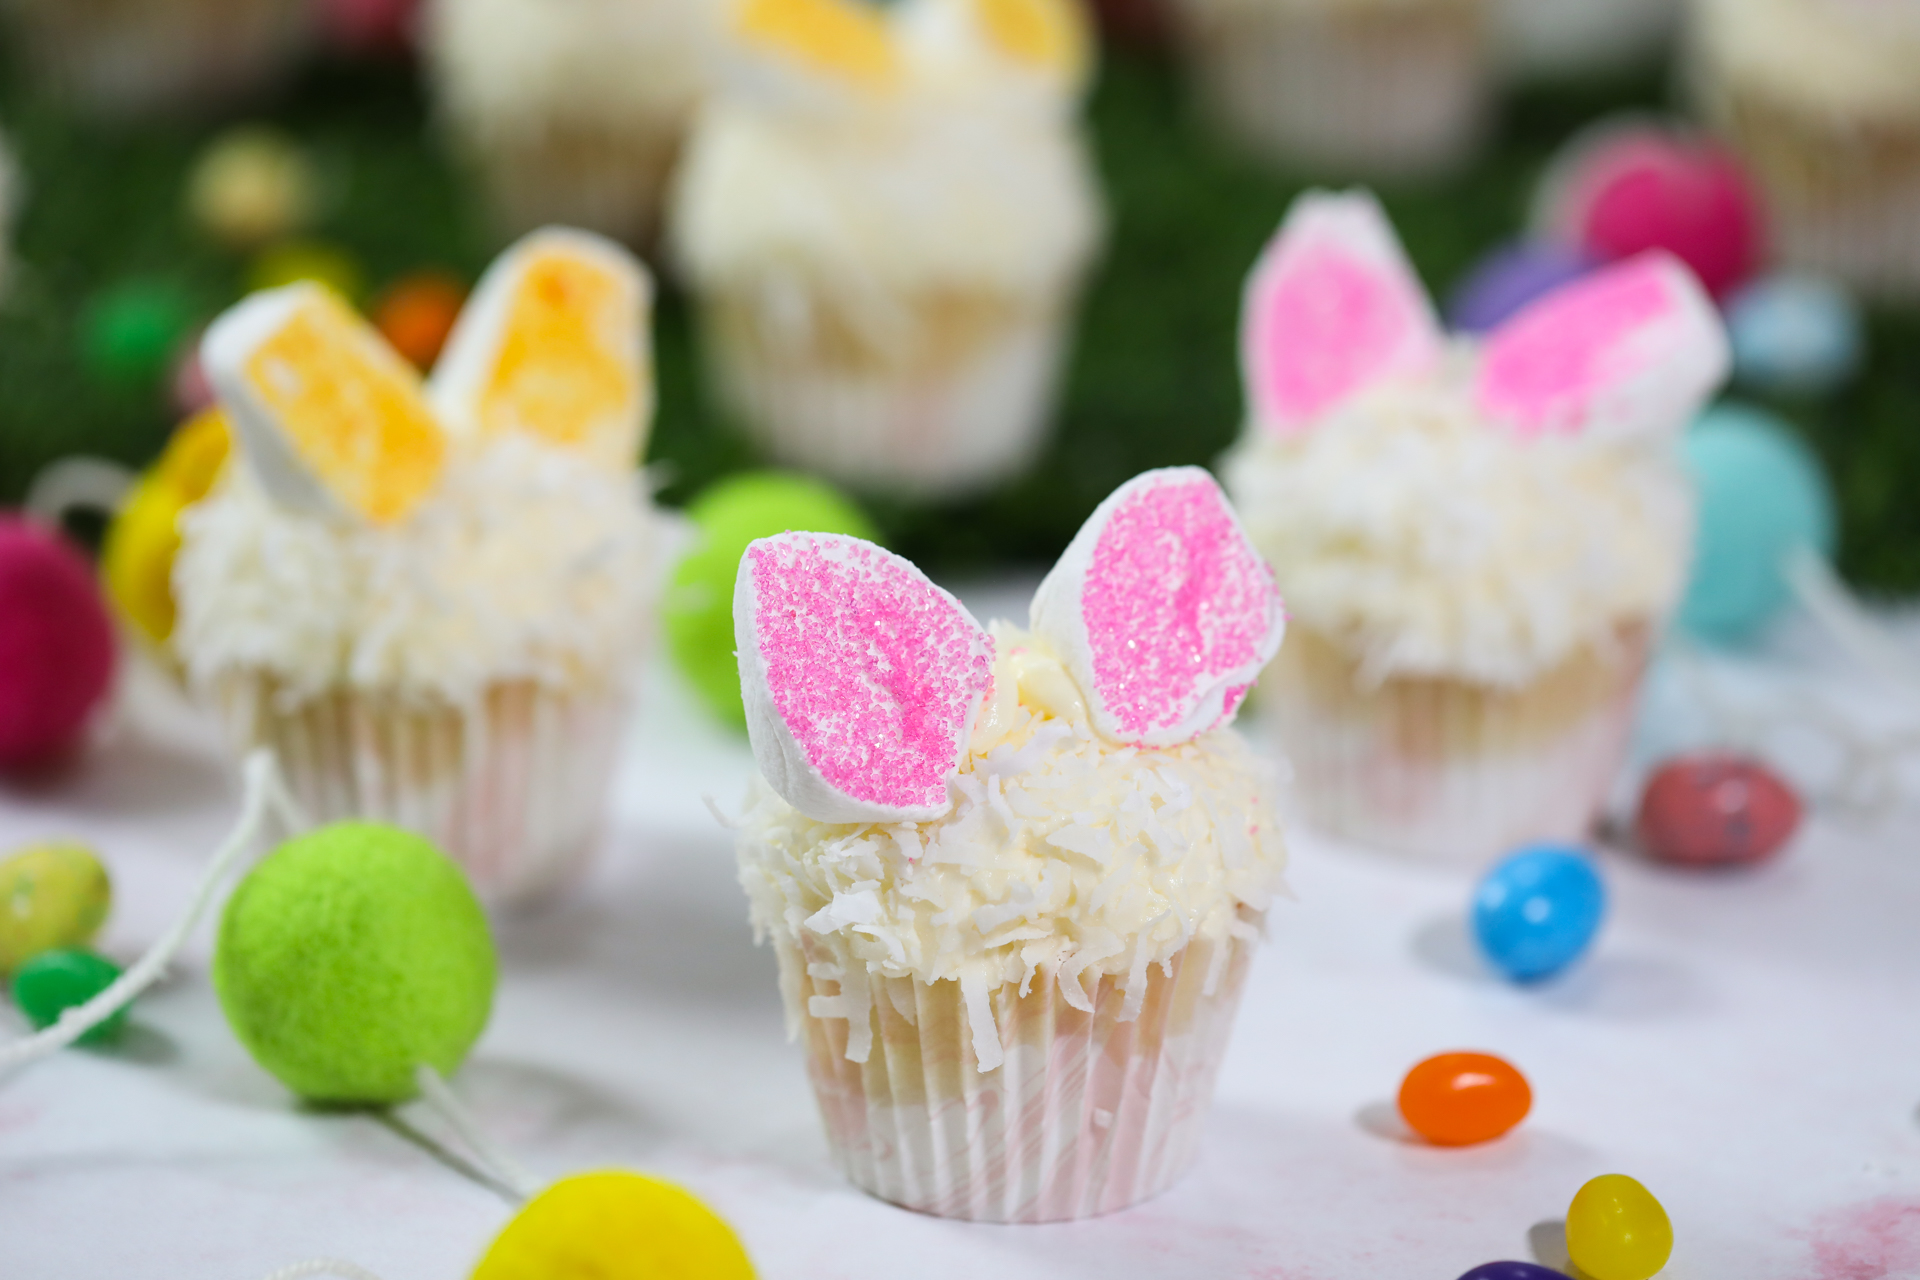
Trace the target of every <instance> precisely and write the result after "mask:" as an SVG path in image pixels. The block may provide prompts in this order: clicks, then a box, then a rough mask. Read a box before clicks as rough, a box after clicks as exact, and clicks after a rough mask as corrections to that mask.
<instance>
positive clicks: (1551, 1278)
mask: <svg viewBox="0 0 1920 1280" xmlns="http://www.w3.org/2000/svg"><path fill="white" fill-rule="evenodd" d="M1460 1280H1567V1277H1566V1275H1565V1274H1564V1273H1563V1272H1559V1271H1555V1270H1554V1269H1553V1268H1552V1267H1542V1266H1536V1265H1535V1264H1533V1263H1531V1262H1484V1263H1482V1264H1480V1265H1479V1266H1477V1267H1475V1268H1474V1269H1473V1270H1471V1271H1469V1272H1467V1274H1465V1275H1463V1276H1461V1277H1460Z"/></svg>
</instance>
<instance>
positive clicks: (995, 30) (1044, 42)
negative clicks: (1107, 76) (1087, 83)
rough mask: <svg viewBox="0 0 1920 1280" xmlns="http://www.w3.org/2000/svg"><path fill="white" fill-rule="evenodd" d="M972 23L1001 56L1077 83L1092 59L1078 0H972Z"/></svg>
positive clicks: (1083, 77) (1064, 82)
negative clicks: (973, 22) (977, 26)
mask: <svg viewBox="0 0 1920 1280" xmlns="http://www.w3.org/2000/svg"><path fill="white" fill-rule="evenodd" d="M970 3H971V5H972V8H973V13H974V21H975V22H976V23H977V24H978V25H979V27H980V30H981V32H982V34H983V35H984V36H985V37H986V39H987V42H988V43H989V44H990V45H991V46H992V48H993V49H994V50H996V51H997V52H998V53H999V54H1000V55H1001V56H1002V57H1005V58H1008V59H1011V60H1012V61H1014V62H1016V63H1018V64H1020V65H1021V66H1024V67H1028V68H1031V69H1032V70H1034V71H1037V72H1040V73H1041V74H1043V75H1045V76H1046V77H1048V78H1049V79H1050V80H1057V81H1058V82H1059V83H1061V84H1067V85H1078V84H1080V83H1081V82H1082V81H1083V80H1084V79H1085V77H1086V74H1087V67H1088V64H1089V63H1090V62H1091V60H1092V53H1091V49H1092V40H1091V38H1090V37H1089V35H1088V32H1087V20H1086V15H1085V13H1084V12H1083V10H1082V9H1081V6H1080V0H970Z"/></svg>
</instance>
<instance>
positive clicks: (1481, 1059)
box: [1400, 1053, 1533, 1147]
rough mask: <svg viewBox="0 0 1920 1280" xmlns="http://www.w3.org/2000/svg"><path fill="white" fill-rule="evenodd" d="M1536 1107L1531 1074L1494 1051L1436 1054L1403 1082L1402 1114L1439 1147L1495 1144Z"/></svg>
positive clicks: (1419, 1132) (1414, 1129) (1412, 1071)
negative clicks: (1523, 1071)
mask: <svg viewBox="0 0 1920 1280" xmlns="http://www.w3.org/2000/svg"><path fill="white" fill-rule="evenodd" d="M1532 1108H1533V1090H1532V1089H1530V1088H1529V1087H1528V1086H1527V1078H1526V1077H1525V1076H1523V1075H1521V1074H1520V1073H1519V1072H1518V1071H1517V1070H1515V1069H1514V1066H1513V1064H1512V1063H1510V1062H1508V1061H1506V1060H1505V1059H1503V1058H1496V1057H1494V1056H1493V1055H1492V1054H1490V1053H1442V1054H1437V1055H1435V1056H1434V1057H1431V1058H1428V1059H1427V1060H1426V1061H1425V1062H1422V1063H1420V1064H1419V1065H1418V1066H1416V1067H1415V1068H1414V1069H1413V1070H1411V1071H1409V1072H1407V1078H1406V1079H1405V1080H1403V1081H1402V1082H1401V1084H1400V1115H1401V1116H1402V1117H1403V1118H1404V1119H1405V1120H1406V1122H1407V1124H1408V1126H1409V1127H1411V1128H1412V1129H1413V1131H1414V1132H1415V1133H1417V1134H1419V1135H1420V1136H1421V1137H1423V1138H1425V1139H1426V1140H1427V1141H1428V1142H1431V1143H1433V1144H1435V1145H1436V1146H1442V1147H1465V1146H1471V1145H1473V1144H1474V1143H1476V1142H1491V1141H1493V1140H1494V1139H1495V1138H1497V1137H1499V1136H1500V1135H1501V1134H1503V1133H1505V1132H1506V1131H1507V1130H1509V1129H1511V1128H1513V1127H1514V1126H1515V1125H1517V1124H1519V1123H1520V1122H1521V1121H1522V1120H1524V1119H1526V1118H1527V1112H1528V1111H1530V1110H1532Z"/></svg>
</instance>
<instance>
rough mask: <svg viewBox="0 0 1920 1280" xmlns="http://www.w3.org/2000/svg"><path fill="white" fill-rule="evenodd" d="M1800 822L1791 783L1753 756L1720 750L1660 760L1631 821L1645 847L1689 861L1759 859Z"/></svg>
mask: <svg viewBox="0 0 1920 1280" xmlns="http://www.w3.org/2000/svg"><path fill="white" fill-rule="evenodd" d="M1799 825H1800V799H1799V797H1798V796H1796V795H1794V793H1793V788H1792V787H1789V786H1788V785H1787V784H1786V783H1785V782H1783V781H1782V780H1781V779H1780V777H1779V776H1778V775H1777V774H1775V773H1774V772H1773V771H1772V770H1771V769H1768V768H1767V767H1766V766H1765V765H1763V764H1761V763H1760V762H1759V761H1757V760H1751V759H1748V758H1746V757H1744V756H1738V755H1733V754H1730V753H1725V752H1704V753H1702V754H1700V755H1696V756H1682V757H1681V758H1679V759H1677V760H1669V761H1668V762H1667V763H1665V764H1663V765H1661V766H1660V767H1659V768H1658V769H1656V770H1655V771H1654V774H1653V777H1651V778H1650V779H1648V781H1647V788H1646V790H1645V791H1643V792H1642V793H1641V795H1640V811H1639V814H1638V816H1637V817H1636V818H1635V821H1634V828H1635V832H1636V834H1637V835H1638V836H1639V838H1640V843H1641V846H1642V847H1643V848H1645V849H1646V851H1647V852H1648V853H1650V854H1652V855H1653V856H1654V857H1656V858H1659V859H1660V860H1661V861H1663V862H1672V863H1677V864H1679V865H1681V866H1691V867H1710V866H1728V865H1737V864H1741V863H1754V862H1763V861H1765V860H1766V859H1767V858H1769V857H1771V856H1773V854H1774V853H1776V852H1778V851H1779V849H1780V847H1781V846H1782V845H1784V844H1785V843H1786V842H1787V841H1788V840H1789V839H1790V838H1792V836H1793V833H1794V831H1795V830H1796V829H1797V828H1798V827H1799Z"/></svg>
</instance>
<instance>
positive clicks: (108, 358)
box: [81, 280, 193, 385]
mask: <svg viewBox="0 0 1920 1280" xmlns="http://www.w3.org/2000/svg"><path fill="white" fill-rule="evenodd" d="M192 323H193V317H192V315H191V309H190V307H189V305H188V303H187V300H186V298H185V297H184V296H183V295H182V294H181V292H180V291H179V290H178V289H176V288H174V287H173V286H172V285H169V284H166V283H164V282H160V281H151V280H135V281H128V282H126V283H123V284H117V285H114V286H113V287H112V288H110V289H106V290H103V291H102V292H101V293H99V294H98V295H96V296H95V297H94V298H93V299H92V300H91V301H90V302H89V303H88V305H87V309H86V313H85V315H84V316H83V317H82V319H81V354H82V359H83V361H84V363H85V365H86V367H87V369H88V371H89V372H91V373H92V374H94V375H95V376H96V377H99V378H101V379H102V380H104V381H107V382H114V383H120V384H122V385H139V384H142V383H148V382H152V381H153V380H155V379H157V378H158V377H159V376H160V375H161V374H162V373H164V372H166V369H167V363H168V361H170V360H172V359H173V354H174V352H175V351H177V350H178V349H179V347H180V343H181V340H182V339H183V338H185V337H186V335H187V331H188V329H189V328H191V327H192Z"/></svg>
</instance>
